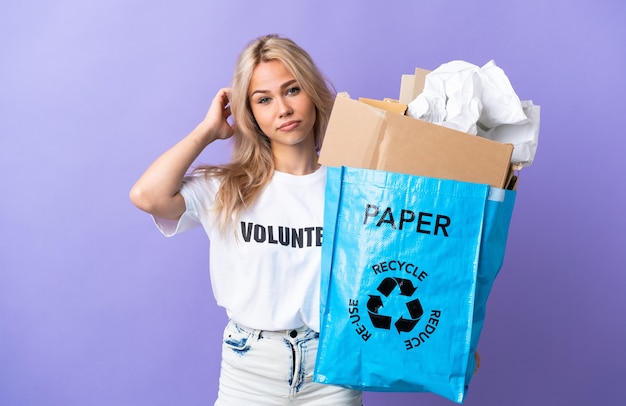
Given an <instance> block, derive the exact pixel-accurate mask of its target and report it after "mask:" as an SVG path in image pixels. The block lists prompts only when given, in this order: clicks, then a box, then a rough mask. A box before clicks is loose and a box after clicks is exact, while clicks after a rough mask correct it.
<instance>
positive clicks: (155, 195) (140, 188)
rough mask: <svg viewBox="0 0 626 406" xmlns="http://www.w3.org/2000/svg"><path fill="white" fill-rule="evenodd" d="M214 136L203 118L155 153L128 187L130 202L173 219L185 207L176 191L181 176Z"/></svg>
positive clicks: (151, 212)
mask: <svg viewBox="0 0 626 406" xmlns="http://www.w3.org/2000/svg"><path fill="white" fill-rule="evenodd" d="M215 139H216V136H215V135H214V131H212V130H211V129H210V128H209V127H208V125H207V124H206V123H205V122H204V121H203V122H202V123H200V124H199V125H198V126H197V127H196V128H195V129H194V130H193V131H191V133H189V134H188V135H187V136H186V137H185V138H183V139H182V140H180V141H179V142H178V143H177V144H176V145H174V146H173V147H171V148H170V149H169V150H167V151H166V152H165V153H163V154H162V155H161V156H160V157H158V158H157V159H156V160H155V161H154V162H153V163H152V164H151V165H150V166H149V167H148V169H146V171H145V172H144V173H143V174H142V175H141V177H140V178H139V179H138V180H137V182H136V183H135V185H134V186H133V188H132V189H131V191H130V199H131V201H132V203H133V204H134V205H135V206H137V207H138V208H140V209H141V210H144V211H146V212H148V213H150V214H153V215H156V216H159V217H164V218H171V219H177V218H179V217H180V215H181V214H182V213H183V212H184V211H185V205H184V200H183V199H182V196H180V194H179V190H180V186H181V183H182V181H183V177H184V176H185V174H186V173H187V172H188V170H189V168H190V166H191V165H192V164H193V162H194V161H195V159H196V158H197V157H198V156H199V155H200V153H201V152H202V150H203V149H204V148H205V147H206V146H207V145H209V144H210V143H211V142H213V141H214V140H215Z"/></svg>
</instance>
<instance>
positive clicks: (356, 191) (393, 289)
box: [314, 167, 515, 403]
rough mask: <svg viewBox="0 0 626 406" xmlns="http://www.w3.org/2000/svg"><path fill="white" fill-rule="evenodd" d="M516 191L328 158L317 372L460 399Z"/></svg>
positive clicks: (357, 385)
mask: <svg viewBox="0 0 626 406" xmlns="http://www.w3.org/2000/svg"><path fill="white" fill-rule="evenodd" d="M514 201H515V192H514V191H510V190H503V189H497V188H493V187H490V186H489V185H481V184H474V183H466V182H458V181H453V180H443V179H434V178H427V177H419V176H413V175H405V174H399V173H391V172H384V171H376V170H369V169H356V168H348V167H329V168H328V174H327V186H326V201H325V214H324V216H325V218H324V239H323V243H322V296H321V327H320V342H319V349H318V355H317V361H316V366H315V371H314V381H316V382H320V383H327V384H334V385H341V386H347V387H351V388H354V389H360V390H365V391H394V392H433V393H436V394H438V395H440V396H443V397H445V398H448V399H450V400H453V401H455V402H457V403H462V402H463V400H464V398H465V395H466V393H467V388H468V385H469V382H470V380H471V378H472V375H473V371H474V367H475V360H474V356H473V354H474V350H475V349H476V345H477V344H478V339H479V337H480V332H481V330H482V326H483V321H484V317H485V305H486V301H487V297H488V295H489V292H490V290H491V286H492V284H493V281H494V280H495V278H496V276H497V274H498V272H499V270H500V268H501V266H502V262H503V258H504V250H505V246H506V238H507V234H508V227H509V223H510V219H511V214H512V211H513V205H514Z"/></svg>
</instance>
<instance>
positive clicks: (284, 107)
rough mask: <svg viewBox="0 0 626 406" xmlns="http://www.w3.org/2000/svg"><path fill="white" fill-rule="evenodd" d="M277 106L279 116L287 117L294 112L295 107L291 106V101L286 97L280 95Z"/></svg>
mask: <svg viewBox="0 0 626 406" xmlns="http://www.w3.org/2000/svg"><path fill="white" fill-rule="evenodd" d="M277 108H278V116H279V117H281V118H282V117H287V116H289V115H290V114H291V113H293V109H292V108H291V105H290V104H289V101H288V100H287V99H286V98H284V97H280V98H279V99H278V103H277Z"/></svg>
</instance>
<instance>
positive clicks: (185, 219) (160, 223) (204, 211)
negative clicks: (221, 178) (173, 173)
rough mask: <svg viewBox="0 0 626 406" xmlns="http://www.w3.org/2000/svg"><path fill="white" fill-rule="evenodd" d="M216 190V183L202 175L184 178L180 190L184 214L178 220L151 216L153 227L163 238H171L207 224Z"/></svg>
mask: <svg viewBox="0 0 626 406" xmlns="http://www.w3.org/2000/svg"><path fill="white" fill-rule="evenodd" d="M217 188H218V183H217V181H216V180H215V179H213V178H207V177H205V176H204V175H203V174H193V175H188V176H185V178H184V179H183V184H182V186H181V189H180V194H181V195H182V196H183V199H184V200H185V212H184V213H183V214H182V216H181V217H180V219H178V220H169V219H165V218H162V217H157V216H152V218H153V219H154V223H155V225H156V226H157V228H158V229H159V231H161V233H162V234H163V235H164V236H166V237H172V236H174V235H176V234H180V233H182V232H184V231H187V230H191V229H193V228H196V227H198V226H200V225H202V224H203V223H204V222H208V221H209V217H210V208H211V206H212V204H213V202H214V200H215V194H216V192H217Z"/></svg>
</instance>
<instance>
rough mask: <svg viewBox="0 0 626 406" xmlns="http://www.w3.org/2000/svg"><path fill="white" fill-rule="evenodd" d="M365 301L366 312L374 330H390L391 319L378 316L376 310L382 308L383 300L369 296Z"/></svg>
mask: <svg viewBox="0 0 626 406" xmlns="http://www.w3.org/2000/svg"><path fill="white" fill-rule="evenodd" d="M369 297H370V298H369V300H368V301H367V310H368V312H369V315H370V320H371V321H372V324H373V325H374V327H376V328H384V329H385V330H389V329H391V317H390V316H384V315H382V314H378V309H380V308H381V307H383V300H382V299H381V298H380V296H376V295H369Z"/></svg>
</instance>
